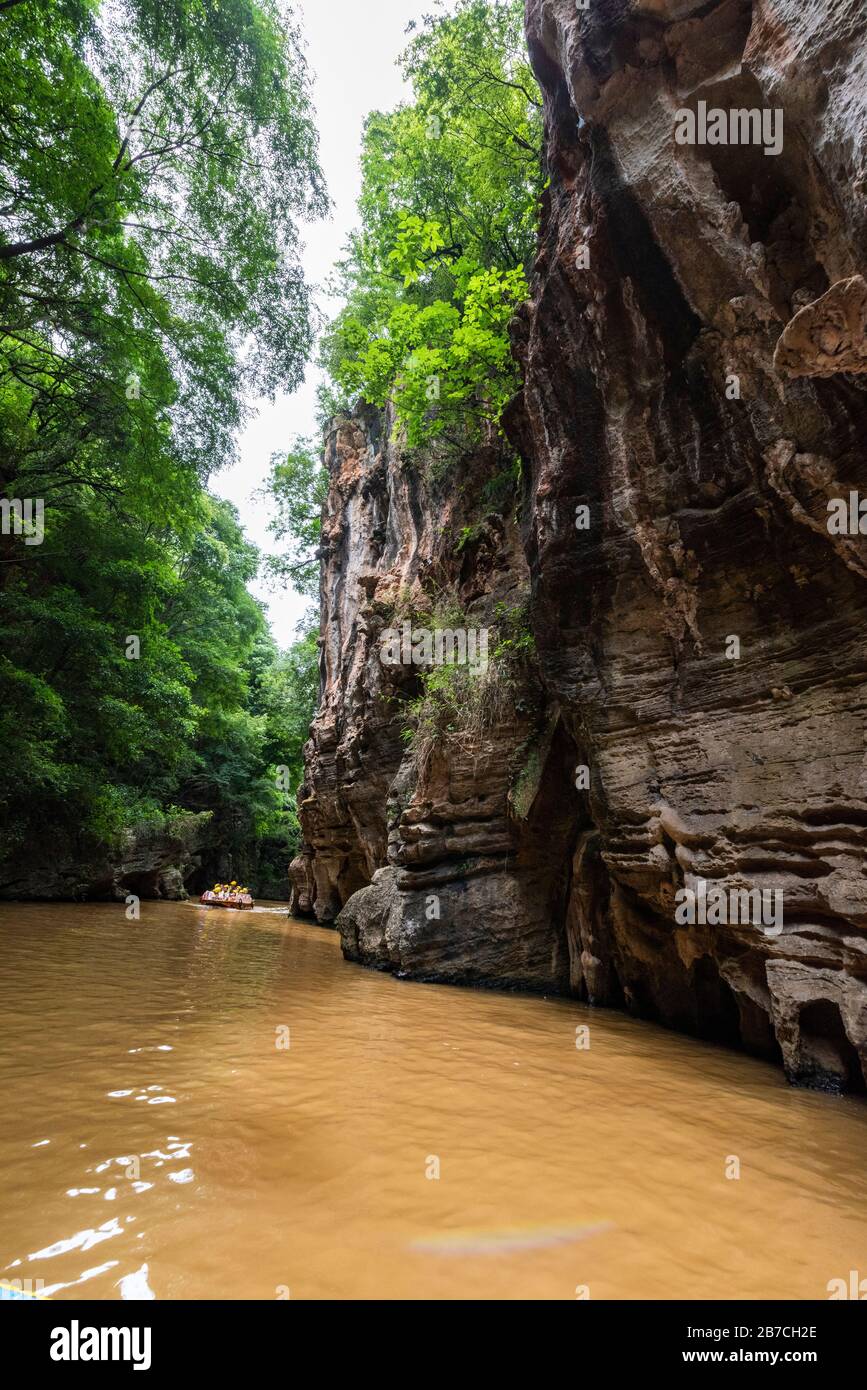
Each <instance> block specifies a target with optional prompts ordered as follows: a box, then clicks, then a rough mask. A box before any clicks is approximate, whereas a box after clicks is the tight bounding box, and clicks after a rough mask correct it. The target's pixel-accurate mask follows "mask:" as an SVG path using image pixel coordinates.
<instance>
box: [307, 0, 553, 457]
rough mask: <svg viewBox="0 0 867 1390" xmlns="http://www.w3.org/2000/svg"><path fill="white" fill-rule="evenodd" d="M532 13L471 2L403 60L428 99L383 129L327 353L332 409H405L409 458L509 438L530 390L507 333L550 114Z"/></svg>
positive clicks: (513, 0) (390, 118) (425, 32)
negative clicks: (537, 73) (508, 416)
mask: <svg viewBox="0 0 867 1390" xmlns="http://www.w3.org/2000/svg"><path fill="white" fill-rule="evenodd" d="M522 26H523V4H521V3H520V2H519V0H498V2H497V3H486V2H485V0H459V3H458V5H457V7H456V12H455V14H454V15H444V14H439V15H435V16H427V17H426V18H425V20H424V21H423V23H422V26H421V29H420V31H419V32H418V33H417V34H416V35H415V37H414V38H413V40H412V42H411V43H410V46H409V48H408V50H407V52H406V54H405V55H404V59H403V69H404V72H405V75H406V77H407V79H408V80H409V81H410V82H411V84H412V89H413V98H412V101H411V102H410V103H408V104H407V105H405V106H401V107H400V108H398V110H397V111H395V112H393V113H391V114H389V115H384V114H382V113H379V112H375V113H373V114H372V115H371V116H370V117H369V118H368V121H367V125H366V128H365V137H364V150H363V173H364V181H363V189H362V194H361V199H360V203H359V211H360V214H361V229H360V230H359V231H358V232H357V233H356V234H355V235H354V236H353V238H352V239H351V242H350V245H349V248H348V253H347V257H346V259H345V261H344V262H343V263H342V265H341V279H340V284H339V286H338V288H339V292H340V293H341V294H342V295H344V296H345V298H346V305H345V307H344V308H343V310H342V311H341V312H340V313H339V314H338V316H337V318H336V319H335V321H334V322H333V323H332V324H331V326H330V327H329V329H328V330H327V332H326V334H325V335H324V338H323V343H322V353H321V356H322V362H323V365H324V367H325V368H326V370H327V372H328V373H329V376H330V378H331V382H332V385H331V386H330V387H329V388H328V390H327V393H326V394H327V401H323V413H324V411H325V409H331V410H333V409H334V407H335V406H337V405H340V406H341V407H345V406H346V405H347V404H348V403H349V401H350V400H351V399H352V398H353V397H355V396H357V395H360V396H362V397H363V398H364V399H366V400H367V401H369V402H371V403H372V404H374V405H384V404H385V402H386V401H387V400H388V399H389V398H393V399H394V401H395V403H396V407H397V411H398V418H399V422H400V424H401V425H402V427H403V428H404V430H405V431H406V438H407V443H408V445H409V447H410V448H415V447H418V446H421V445H423V444H428V443H430V442H432V441H434V440H442V441H443V442H445V443H447V444H451V445H453V446H455V447H457V448H460V449H465V448H466V447H467V446H468V445H472V444H473V443H474V442H476V441H478V440H479V439H483V438H490V437H491V436H492V434H494V433H495V432H496V429H497V427H498V425H499V421H500V417H501V415H502V411H503V408H504V406H505V404H506V403H507V401H508V400H509V398H510V396H511V395H512V394H513V392H514V390H515V388H516V385H517V378H516V374H515V367H514V364H513V362H512V359H511V355H510V352H509V344H508V335H507V326H508V323H509V320H510V318H511V316H512V314H513V312H514V309H515V306H516V304H518V303H519V302H520V301H521V300H522V299H523V298H524V297H525V295H526V290H527V273H528V269H529V265H530V261H531V258H532V255H533V246H534V236H535V228H536V222H537V212H538V200H539V195H540V192H541V188H542V176H541V168H540V158H539V152H540V145H541V102H540V98H539V92H538V88H537V86H536V83H535V79H534V78H533V75H532V72H531V69H530V67H529V64H528V62H527V58H526V52H525V48H524V40H523V27H522Z"/></svg>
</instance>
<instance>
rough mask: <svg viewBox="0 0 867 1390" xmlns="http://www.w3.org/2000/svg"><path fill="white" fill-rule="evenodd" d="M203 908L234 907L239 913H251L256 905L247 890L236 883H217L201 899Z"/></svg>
mask: <svg viewBox="0 0 867 1390" xmlns="http://www.w3.org/2000/svg"><path fill="white" fill-rule="evenodd" d="M199 902H200V903H201V904H202V907H233V908H235V910H236V911H238V912H249V911H250V909H251V908H253V907H255V906H256V904H255V903H254V902H253V899H252V898H251V896H250V894H249V893H248V892H247V889H246V888H239V887H238V885H237V884H236V883H217V884H215V885H214V887H213V888H209V889H208V891H207V892H206V893H203V894H202V896H201V897H200V898H199Z"/></svg>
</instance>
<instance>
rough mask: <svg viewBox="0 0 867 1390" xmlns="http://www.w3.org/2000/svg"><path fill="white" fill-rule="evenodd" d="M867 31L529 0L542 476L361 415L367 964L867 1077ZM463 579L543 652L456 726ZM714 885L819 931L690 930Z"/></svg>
mask: <svg viewBox="0 0 867 1390" xmlns="http://www.w3.org/2000/svg"><path fill="white" fill-rule="evenodd" d="M865 29H867V20H865V16H864V14H863V9H862V7H861V5H860V3H859V0H838V3H831V0H816V3H813V4H810V5H809V6H805V5H803V4H800V3H797V0H755V3H750V0H722V2H721V3H713V0H711V3H708V0H703V2H702V3H698V0H632V3H630V2H629V0H591V3H590V5H589V7H588V8H587V9H582V8H580V7H579V6H577V5H576V4H575V2H574V0H529V3H528V9H527V35H528V43H529V48H530V54H531V58H532V60H533V64H534V67H535V70H536V73H537V76H538V78H539V81H540V84H541V85H542V88H543V91H544V94H545V104H546V154H547V161H548V167H549V172H550V178H551V182H550V187H549V190H548V192H547V194H546V203H545V209H544V216H543V224H542V227H541V232H540V246H539V255H538V260H537V263H536V267H535V274H534V278H533V284H532V293H531V298H530V301H529V303H528V304H527V305H526V306H525V308H524V310H523V311H522V312H521V314H520V315H519V319H518V321H517V322H516V325H515V332H514V343H515V351H516V354H517V355H518V358H519V360H520V362H521V365H522V367H523V373H524V380H525V387H524V390H523V392H522V394H521V396H520V398H519V399H518V400H517V401H516V402H515V403H514V404H513V406H512V408H511V410H510V414H509V420H508V429H509V433H510V437H511V439H512V441H513V443H514V446H515V447H516V448H517V450H518V451H519V453H520V455H521V458H522V461H523V497H522V499H521V504H520V506H519V507H515V506H513V502H512V500H508V501H506V502H505V503H504V504H503V505H501V506H499V507H494V508H492V509H490V510H489V511H487V512H486V511H485V508H484V505H483V495H484V487H485V484H486V483H489V482H490V480H491V477H492V476H495V471H496V469H497V468H498V467H499V466H500V464H499V463H498V462H497V459H496V457H495V456H494V455H495V454H496V451H494V450H492V451H491V454H492V457H491V458H487V459H486V458H484V457H480V458H476V459H474V460H470V461H465V465H464V467H463V468H462V469H460V470H457V472H455V470H452V471H451V472H450V473H449V474H448V475H447V478H446V479H445V480H443V481H441V482H440V483H439V484H432V483H431V482H430V478H429V475H428V474H427V473H425V471H424V469H422V468H421V467H420V466H417V465H415V464H413V462H412V461H406V460H403V459H402V458H401V457H400V452H399V446H398V444H397V443H396V442H395V441H394V440H393V438H392V434H393V431H392V430H391V429H390V422H389V420H388V419H386V420H385V421H382V420H380V419H378V418H377V417H376V416H374V415H373V414H371V413H364V414H362V415H361V416H360V417H359V418H357V419H355V420H352V421H343V422H340V423H338V425H337V426H336V427H335V429H334V430H333V432H332V434H331V436H330V438H329V442H328V451H327V452H328V462H329V467H330V470H331V491H330V494H329V499H328V503H327V506H326V525H325V542H324V553H323V649H322V661H323V682H324V695H323V702H322V706H321V708H320V711H319V714H318V716H317V719H316V722H315V724H314V727H313V735H312V741H311V744H310V745H309V747H308V760H307V778H306V783H305V788H304V793H303V798H302V822H303V825H304V829H305V834H306V839H307V848H306V850H305V853H304V855H303V856H302V858H301V859H300V860H298V861H296V863H295V865H294V866H293V876H294V879H295V882H296V891H297V894H298V898H297V901H298V906H299V907H300V908H302V909H303V908H312V909H313V910H315V912H316V913H317V916H319V918H320V919H321V920H333V919H334V917H335V916H336V914H337V913H338V911H339V910H340V909H341V908H342V909H343V911H342V912H341V914H340V918H339V926H340V928H341V933H342V937H343V945H344V951H345V952H346V954H347V955H349V956H350V957H351V958H353V959H360V960H364V961H366V962H368V963H370V964H374V965H377V966H380V967H382V968H390V969H393V970H396V971H398V972H400V973H406V974H412V975H415V976H419V977H424V978H435V979H446V980H460V981H468V982H473V981H475V982H480V983H487V984H494V985H496V984H511V985H526V986H531V987H536V988H544V989H561V990H568V991H570V992H572V993H574V994H575V995H576V996H578V997H580V998H583V999H587V1000H589V1001H591V1002H593V1003H596V1004H604V1005H613V1006H624V1007H626V1008H628V1009H630V1010H631V1011H633V1012H635V1013H637V1014H640V1015H641V1016H644V1017H647V1018H651V1019H656V1020H658V1021H660V1022H663V1023H666V1024H668V1025H670V1026H674V1027H677V1028H681V1029H684V1030H687V1031H690V1032H693V1033H697V1034H700V1035H703V1036H708V1037H711V1038H717V1039H719V1040H721V1041H725V1042H729V1043H732V1044H736V1045H740V1046H743V1047H745V1048H747V1049H748V1050H751V1051H753V1052H756V1053H759V1054H762V1055H766V1056H769V1057H774V1058H779V1059H780V1060H782V1062H783V1064H784V1066H785V1068H786V1071H787V1074H788V1076H789V1077H790V1079H792V1080H795V1081H800V1082H802V1083H805V1084H811V1085H818V1086H823V1087H826V1088H829V1089H861V1090H863V1089H864V1078H865V1074H867V876H865V833H867V739H865V723H864V716H865V707H867V642H865V637H867V583H865V581H867V541H865V539H864V537H863V536H862V535H861V534H860V533H859V531H858V526H857V519H856V524H855V527H854V534H847V533H845V532H844V531H840V530H837V531H835V530H833V529H831V528H829V524H828V517H829V504H830V506H831V507H833V506H834V504H835V499H838V500H839V499H846V500H847V502H848V501H849V500H850V495H851V494H856V497H855V499H854V505H855V508H856V518H857V504H858V497H860V496H867V460H865V453H864V443H865V438H867V394H865V391H867V385H865V377H864V375H863V373H864V371H865V368H867V355H865V354H867V325H865V314H867V287H865V283H864V280H863V279H862V278H861V277H862V275H863V273H864V270H865V265H867V254H865V253H867V203H865V196H864V195H865V163H864V146H863V135H864V127H865V103H867V84H865V71H864V67H865V57H864V55H865V52H867V45H865ZM700 103H705V107H704V110H705V111H707V110H711V111H714V110H721V111H724V112H728V111H732V110H745V111H749V110H755V111H757V112H759V113H761V112H762V111H767V112H770V113H774V112H777V113H782V116H781V117H779V119H781V120H782V121H783V125H782V127H781V129H782V130H783V131H784V138H783V141H782V147H781V150H780V152H779V153H778V154H774V153H766V152H765V148H764V147H763V146H762V144H759V143H756V144H738V145H733V144H727V145H722V144H708V143H705V144H699V143H695V144H690V143H684V144H680V143H678V141H677V139H676V138H675V131H676V128H677V122H678V119H679V114H678V113H681V112H683V111H689V112H692V113H694V114H695V115H696V117H698V116H699V114H700ZM519 525H520V528H521V533H522V534H521V543H520V544H519V538H518V526H519ZM467 528H469V531H470V533H471V535H472V541H471V543H469V544H467V545H464V546H461V547H460V548H457V547H456V535H464V534H466V531H467ZM849 529H850V532H851V530H852V528H851V527H850V528H849ZM429 581H433V582H434V583H435V584H439V585H440V586H441V588H443V589H448V590H449V591H450V592H457V593H459V594H460V596H461V599H462V602H463V604H464V606H465V610H466V612H467V614H468V615H470V616H471V617H474V618H475V620H477V621H479V622H484V621H489V620H490V621H493V618H492V614H493V615H495V614H496V612H497V611H498V609H497V604H498V603H500V602H502V599H503V596H504V595H506V596H509V597H510V599H514V600H515V602H519V601H522V596H523V592H524V590H525V588H527V589H528V590H529V594H530V603H529V615H530V619H529V620H530V624H531V628H532V633H533V636H534V638H535V644H536V661H535V662H534V663H533V669H532V670H531V671H528V672H527V673H526V678H525V680H524V682H523V685H522V686H521V689H520V691H518V690H517V687H515V688H514V689H513V690H512V695H513V697H514V698H513V699H512V701H511V703H510V704H509V703H508V702H507V703H506V704H505V705H503V706H498V709H497V718H496V719H495V720H494V721H493V722H492V723H490V724H489V725H488V726H487V727H485V728H484V729H483V730H482V731H481V732H478V731H477V735H478V736H477V737H476V738H475V740H470V741H468V740H467V739H466V737H465V736H464V733H463V731H462V730H461V729H460V728H459V727H458V728H457V729H456V730H453V731H450V730H448V729H446V730H445V732H444V733H443V735H442V737H441V738H440V739H439V741H438V743H437V745H436V747H435V748H433V750H432V751H431V750H427V756H426V757H425V758H420V757H419V755H418V749H417V748H416V750H415V752H413V751H412V750H410V751H409V752H408V751H407V749H406V745H405V744H404V742H403V741H402V738H401V723H400V715H399V712H397V713H396V712H395V711H396V710H398V708H399V706H395V705H394V704H393V703H392V701H393V697H394V696H395V695H397V696H400V695H401V694H403V695H404V696H406V695H407V694H408V693H409V694H411V693H412V682H413V681H414V680H415V679H416V677H415V675H414V674H413V673H412V671H411V670H407V669H404V668H399V673H398V674H399V678H398V683H397V685H395V683H394V682H395V677H394V675H393V674H392V673H390V672H389V671H388V670H386V669H384V668H383V666H382V663H381V662H380V661H379V657H378V649H377V640H378V636H379V634H380V632H381V630H382V628H383V626H386V625H387V624H388V622H389V621H390V619H391V618H392V617H393V616H394V614H395V612H396V611H397V608H398V607H399V603H397V598H398V594H399V593H406V592H409V593H410V594H411V593H413V592H414V591H416V590H417V589H425V588H427V589H428V590H429V588H430V584H429ZM419 602H420V600H419ZM580 768H586V769H587V780H588V781H589V786H588V787H587V789H586V790H585V789H584V779H583V777H582V775H581V774H580V773H579V775H578V776H577V778H576V769H580ZM576 783H577V785H578V787H579V788H580V790H576V789H575V788H576ZM702 884H709V885H712V886H713V887H715V888H716V889H717V890H722V891H723V892H725V893H726V894H729V895H733V894H737V893H739V892H746V891H752V890H756V891H758V892H759V893H761V892H765V893H771V894H778V895H781V897H780V901H781V903H782V904H783V906H784V913H783V921H782V930H780V931H777V929H776V928H774V929H773V930H768V928H767V925H764V926H763V925H761V924H760V923H758V922H754V921H742V922H738V921H731V920H730V921H729V922H728V923H727V922H726V921H725V920H723V921H722V922H713V921H712V922H711V923H707V924H706V923H704V922H702V921H697V922H693V923H690V922H687V923H683V922H682V921H681V920H679V919H678V916H677V906H676V905H677V904H678V903H680V902H682V901H683V890H684V889H692V890H694V891H695V892H696V894H698V895H700V894H701V893H702V892H703V891H704V890H703V889H702V887H701V885H702ZM365 885H370V886H365ZM358 890H360V891H358ZM432 900H434V901H435V908H434V906H433V905H432ZM432 913H434V914H435V915H431V914H432ZM436 914H438V915H436Z"/></svg>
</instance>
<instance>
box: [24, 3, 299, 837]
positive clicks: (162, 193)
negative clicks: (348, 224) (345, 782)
mask: <svg viewBox="0 0 867 1390" xmlns="http://www.w3.org/2000/svg"><path fill="white" fill-rule="evenodd" d="M324 207H325V195H324V192H323V190H322V181H321V175H320V172H319V168H318V164H317V157H316V138H315V132H314V128H313V125H312V120H311V113H310V104H309V95H308V79H307V74H306V69H305V64H304V59H303V56H302V53H301V48H300V40H299V37H298V34H297V31H296V30H295V29H294V27H293V26H292V25H291V24H290V23H288V22H287V20H286V19H285V17H284V15H283V8H282V6H280V5H278V4H277V3H276V0H112V3H108V2H107V0H106V2H105V3H100V0H92V2H91V0H24V2H23V3H20V4H17V5H11V6H10V5H8V4H7V5H2V4H0V494H2V495H5V496H7V497H19V498H30V499H43V500H44V504H45V534H44V539H43V542H42V544H41V545H33V546H27V545H25V544H24V542H23V539H22V538H21V537H15V536H0V653H2V655H0V736H2V738H3V740H4V750H5V751H4V773H5V775H4V778H3V780H2V784H0V861H3V860H4V859H8V857H9V856H10V855H13V854H14V853H15V852H16V851H17V850H20V848H21V847H23V846H25V845H26V844H27V843H28V842H29V841H31V840H32V839H33V838H34V837H36V836H41V835H50V836H51V837H52V839H53V840H55V841H57V842H60V840H61V839H62V838H64V837H65V838H66V840H70V838H71V839H73V840H75V839H76V838H77V839H78V840H79V841H81V842H82V843H83V842H84V841H85V840H87V841H88V842H92V841H99V842H102V843H103V844H114V843H117V842H118V841H119V840H120V839H121V838H122V837H123V836H124V835H125V834H126V833H127V832H128V830H129V829H130V827H133V826H136V827H142V826H144V827H151V828H153V829H154V830H160V829H161V830H167V831H169V832H170V833H174V831H175V830H177V829H179V828H183V827H189V826H192V825H201V824H202V823H203V821H202V820H201V819H199V820H197V819H195V818H196V817H201V816H205V817H206V821H207V824H208V826H209V827H210V828H209V836H210V851H209V852H210V853H211V854H213V855H217V854H222V855H226V854H228V855H231V856H233V858H235V859H236V860H241V859H244V858H245V857H246V858H247V859H251V858H255V842H256V839H257V837H259V836H261V835H264V834H267V835H270V836H272V837H276V838H277V839H278V840H279V839H280V838H281V837H282V839H283V841H284V842H285V843H286V845H287V846H288V845H289V844H290V842H291V837H292V834H293V833H294V831H295V827H296V826H297V820H296V818H295V814H294V808H290V806H288V805H287V802H286V797H285V795H284V794H283V793H282V792H281V791H279V790H278V788H277V782H276V767H277V766H278V765H282V764H288V765H290V766H291V767H292V768H293V769H294V772H297V774H298V775H299V776H300V751H299V750H300V746H301V733H300V729H301V727H302V726H303V725H304V724H305V722H309V718H310V716H311V715H312V712H313V703H314V700H315V681H314V680H313V678H312V677H311V674H310V669H311V648H310V638H309V637H307V636H305V637H304V638H303V639H302V641H301V643H300V644H299V645H298V647H296V648H293V649H292V651H291V652H290V653H289V654H288V655H286V656H281V655H280V653H278V652H277V650H276V648H275V647H274V644H273V642H272V641H271V639H270V638H269V636H268V634H267V627H266V623H265V619H264V616H263V612H262V609H261V607H260V605H259V604H258V603H257V602H256V601H255V600H254V599H253V598H252V597H251V596H250V593H249V592H248V585H249V582H250V581H251V579H252V578H253V577H254V576H255V574H256V572H257V568H258V563H259V557H258V553H257V551H256V549H255V547H253V546H251V545H250V544H249V543H248V542H247V541H246V540H245V539H244V536H243V534H242V532H241V529H240V526H239V524H238V519H237V516H236V514H235V512H234V509H233V508H232V507H231V506H230V505H228V504H227V503H225V502H221V501H219V500H217V499H216V498H215V497H213V496H212V495H211V494H210V493H209V492H208V491H207V490H206V488H205V486H204V484H205V483H206V480H207V477H208V475H209V473H210V472H211V471H212V470H213V469H215V468H218V467H220V466H221V465H222V464H223V463H225V462H226V461H227V460H229V459H231V457H232V455H233V449H234V444H233V438H234V434H235V431H236V429H237V426H238V425H239V423H240V422H241V421H242V419H243V416H244V405H243V401H244V399H245V397H246V396H247V395H249V394H250V393H252V392H254V391H256V392H265V393H268V392H273V390H274V389H275V388H276V387H277V386H278V385H279V386H280V387H281V388H283V389H291V388H292V387H293V386H294V385H296V384H297V383H298V381H299V380H300V378H301V374H302V371H303V367H304V363H305V360H306V358H307V356H308V352H309V346H310V342H311V334H312V322H311V319H312V315H311V309H310V302H309V293H308V289H307V287H306V286H305V284H304V281H303V276H302V274H301V271H300V269H299V264H298V232H297V226H298V221H299V219H301V218H305V217H307V216H308V215H310V214H318V213H320V212H322V211H323V210H324ZM130 638H135V639H136V640H137V643H138V649H137V650H135V651H131V646H130ZM133 645H134V644H133ZM314 647H315V639H314ZM314 669H315V663H314ZM293 701H294V702H295V704H294V707H293V708H292V709H289V708H288V706H289V705H290V704H291V703H292V702H293ZM284 743H287V744H288V749H285V748H283V746H282V745H283V744H284ZM293 775H294V773H293Z"/></svg>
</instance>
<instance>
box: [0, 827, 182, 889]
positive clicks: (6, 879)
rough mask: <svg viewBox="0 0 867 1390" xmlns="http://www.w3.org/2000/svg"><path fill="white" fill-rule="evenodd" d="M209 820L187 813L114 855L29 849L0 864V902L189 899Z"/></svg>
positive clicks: (86, 849) (101, 850)
mask: <svg viewBox="0 0 867 1390" xmlns="http://www.w3.org/2000/svg"><path fill="white" fill-rule="evenodd" d="M208 819H209V817H208V815H207V814H205V815H193V814H185V815H183V816H182V817H176V818H175V820H174V822H171V823H169V824H168V825H166V826H164V827H160V828H150V827H147V826H142V827H141V828H140V829H139V830H137V831H135V832H130V833H128V834H127V835H126V836H125V837H124V841H123V843H122V844H121V845H120V846H118V847H117V848H115V849H113V850H108V849H107V848H105V847H98V846H97V847H94V846H87V845H78V846H76V845H72V844H45V845H31V846H29V847H28V850H27V854H26V858H25V857H24V856H22V857H21V859H20V862H19V861H18V860H17V859H15V858H13V859H11V860H6V861H4V862H2V863H0V898H13V899H15V900H17V901H24V900H26V899H37V900H53V899H62V900H70V899H71V900H76V899H79V900H96V901H100V900H109V901H111V900H114V901H123V899H124V898H126V897H127V896H128V895H129V894H130V893H134V894H135V895H136V896H137V897H139V898H170V899H174V900H178V899H183V898H186V897H187V890H186V884H187V883H188V882H189V880H190V879H191V878H192V877H193V876H194V875H195V873H196V872H197V870H198V868H199V865H200V863H201V858H200V853H199V852H200V850H201V848H202V842H203V839H204V836H205V834H206V829H207V823H208Z"/></svg>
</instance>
